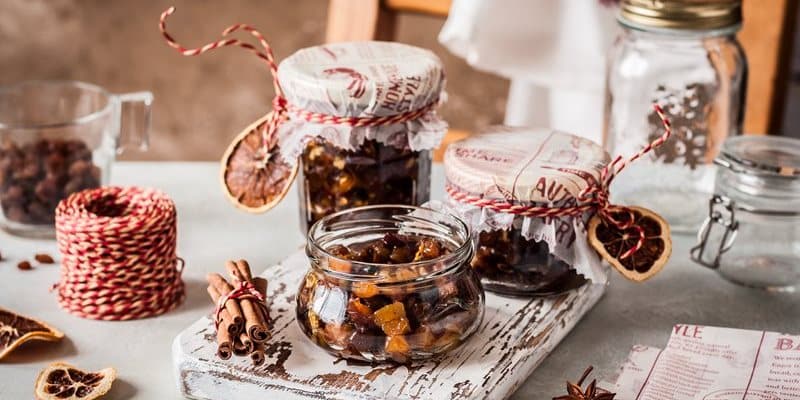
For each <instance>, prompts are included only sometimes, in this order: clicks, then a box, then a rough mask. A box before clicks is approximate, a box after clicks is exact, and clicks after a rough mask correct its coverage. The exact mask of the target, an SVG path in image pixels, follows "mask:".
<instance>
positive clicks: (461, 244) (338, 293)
mask: <svg viewBox="0 0 800 400" xmlns="http://www.w3.org/2000/svg"><path fill="white" fill-rule="evenodd" d="M306 253H307V254H308V257H309V260H310V263H311V269H310V270H309V271H308V273H307V274H306V276H305V279H304V280H303V282H302V283H301V285H300V289H299V291H298V296H297V309H296V310H297V321H298V322H299V324H300V327H301V329H302V331H303V332H304V333H305V334H306V335H307V336H308V337H309V338H310V339H311V340H312V341H314V343H316V344H317V345H318V346H320V347H322V348H323V349H325V350H326V351H328V352H329V353H331V354H333V355H335V356H338V357H343V358H348V359H355V360H361V361H369V362H375V361H393V362H398V363H406V362H410V361H413V360H420V359H425V358H429V357H432V356H435V355H437V354H441V353H444V352H446V351H449V350H451V349H453V348H455V347H457V346H459V345H460V344H461V343H463V342H464V340H466V339H467V338H468V337H469V336H470V335H471V334H472V333H473V332H475V330H476V329H477V328H478V325H479V324H480V321H481V318H482V317H483V307H484V295H483V289H482V287H481V284H480V281H479V279H478V277H477V275H476V274H475V272H474V271H473V270H472V268H470V266H469V261H470V259H471V258H472V255H473V247H472V241H471V240H470V237H469V232H468V229H467V226H466V225H465V224H464V222H462V221H461V220H459V219H458V218H455V217H453V216H451V215H448V214H445V213H442V212H438V211H434V210H430V209H425V208H419V207H412V206H391V205H387V206H366V207H358V208H353V209H350V210H346V211H341V212H339V213H335V214H332V215H330V216H327V217H325V218H323V219H321V220H320V221H318V222H317V223H316V224H314V225H313V226H312V227H311V229H310V230H309V232H308V243H307V246H306Z"/></svg>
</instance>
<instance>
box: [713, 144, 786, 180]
mask: <svg viewBox="0 0 800 400" xmlns="http://www.w3.org/2000/svg"><path fill="white" fill-rule="evenodd" d="M714 162H715V163H716V164H717V165H720V166H722V167H725V168H727V169H729V170H731V171H733V172H735V173H744V174H748V175H757V176H768V177H775V178H786V179H800V140H797V139H793V138H788V137H774V136H752V135H750V136H737V137H732V138H729V139H727V140H726V141H725V142H724V143H723V145H722V149H721V151H720V154H719V156H717V158H716V159H715V160H714Z"/></svg>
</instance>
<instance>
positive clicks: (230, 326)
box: [206, 285, 242, 337]
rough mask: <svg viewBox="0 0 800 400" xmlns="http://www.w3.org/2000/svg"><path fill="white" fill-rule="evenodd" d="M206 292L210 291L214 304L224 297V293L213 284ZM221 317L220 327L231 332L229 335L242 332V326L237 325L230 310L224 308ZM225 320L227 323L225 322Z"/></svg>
mask: <svg viewBox="0 0 800 400" xmlns="http://www.w3.org/2000/svg"><path fill="white" fill-rule="evenodd" d="M206 292H208V295H209V296H210V297H211V301H213V302H214V304H217V303H218V302H219V298H220V297H222V295H221V294H220V293H219V292H218V291H217V289H216V288H215V287H214V286H211V285H209V286H208V287H207V288H206ZM214 318H216V315H215V316H214ZM219 318H220V320H221V321H220V324H219V328H221V329H225V330H226V331H227V332H228V333H229V335H230V336H229V337H232V336H235V335H237V334H239V332H241V330H242V328H241V326H237V325H236V324H235V323H234V322H233V318H232V317H231V314H230V313H229V312H228V310H226V309H224V308H223V309H222V311H221V312H220V313H219ZM223 322H227V323H225V324H223ZM223 325H224V326H223Z"/></svg>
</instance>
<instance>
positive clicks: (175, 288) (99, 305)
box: [54, 187, 184, 321]
mask: <svg viewBox="0 0 800 400" xmlns="http://www.w3.org/2000/svg"><path fill="white" fill-rule="evenodd" d="M176 221H177V217H176V212H175V204H174V203H173V202H172V200H170V198H169V197H167V195H165V194H164V193H162V192H159V191H157V190H154V189H143V188H138V187H127V188H121V187H101V188H97V189H90V190H85V191H82V192H78V193H74V194H72V195H70V196H69V197H68V198H66V199H64V200H62V201H61V203H59V205H58V207H57V208H56V238H57V241H58V249H59V252H60V253H61V280H60V282H59V283H58V284H56V285H55V286H54V289H56V290H57V293H58V302H59V304H60V305H61V307H62V308H64V309H65V310H67V311H68V312H70V313H71V314H74V315H77V316H79V317H82V318H89V319H98V320H106V321H123V320H130V319H139V318H146V317H152V316H155V315H159V314H163V313H165V312H167V311H169V310H171V309H173V308H174V307H175V306H177V305H178V304H180V303H181V301H183V298H184V286H183V281H182V280H181V270H182V269H183V261H182V260H181V259H179V258H178V257H177V255H176V237H177V228H176Z"/></svg>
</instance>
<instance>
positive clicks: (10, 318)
mask: <svg viewBox="0 0 800 400" xmlns="http://www.w3.org/2000/svg"><path fill="white" fill-rule="evenodd" d="M63 337H64V334H63V333H61V332H59V331H58V330H56V329H53V328H51V327H49V326H47V325H46V324H44V323H42V322H39V321H37V320H35V319H33V318H28V317H23V316H21V315H18V314H15V313H13V312H11V311H8V310H5V309H2V308H0V360H2V359H3V357H5V356H6V355H7V354H9V353H11V352H12V351H14V349H16V348H17V347H19V346H20V345H22V344H23V343H25V342H27V341H29V340H44V341H49V342H55V341H58V340H60V339H61V338H63Z"/></svg>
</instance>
